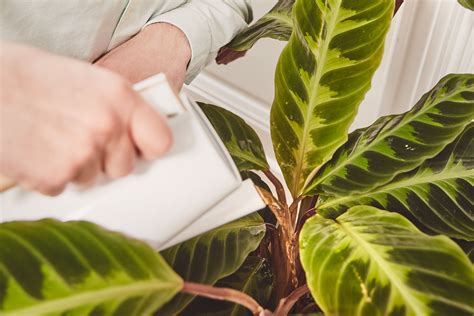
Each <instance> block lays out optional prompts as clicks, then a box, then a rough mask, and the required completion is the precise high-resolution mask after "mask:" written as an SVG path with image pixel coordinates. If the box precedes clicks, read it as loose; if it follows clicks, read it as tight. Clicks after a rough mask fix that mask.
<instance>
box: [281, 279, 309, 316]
mask: <svg viewBox="0 0 474 316" xmlns="http://www.w3.org/2000/svg"><path fill="white" fill-rule="evenodd" d="M308 291H309V289H308V286H307V285H306V284H305V285H303V286H300V287H299V288H297V289H295V290H294V291H293V292H291V293H290V295H288V296H287V297H285V298H283V299H281V300H280V304H278V308H277V309H276V311H275V316H287V315H288V313H289V312H290V310H291V308H292V307H293V306H294V305H295V304H296V302H298V300H299V299H300V298H301V297H302V296H303V295H305V294H306V293H308Z"/></svg>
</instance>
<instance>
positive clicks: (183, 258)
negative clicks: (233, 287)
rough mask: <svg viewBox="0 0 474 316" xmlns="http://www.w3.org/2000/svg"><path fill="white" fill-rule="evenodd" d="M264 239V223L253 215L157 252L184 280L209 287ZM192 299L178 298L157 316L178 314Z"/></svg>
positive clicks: (232, 268)
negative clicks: (159, 252)
mask: <svg viewBox="0 0 474 316" xmlns="http://www.w3.org/2000/svg"><path fill="white" fill-rule="evenodd" d="M264 235H265V223H264V222H263V220H262V218H261V217H260V216H259V215H258V214H257V213H253V214H250V215H248V216H246V217H243V218H241V219H238V220H236V221H233V222H231V223H228V224H226V225H223V226H221V227H218V228H216V229H214V230H211V231H209V232H207V233H204V234H202V235H199V236H197V237H194V238H192V239H190V240H188V241H185V242H183V243H181V244H178V245H176V246H174V247H171V248H169V249H166V250H164V251H162V252H161V254H162V256H163V257H164V259H165V260H166V261H167V262H168V264H169V265H170V266H171V267H172V268H173V269H174V270H175V271H176V272H177V273H178V274H179V275H180V276H181V277H182V278H183V279H184V280H185V281H190V282H197V283H204V284H210V285H213V284H214V283H216V282H217V281H218V280H220V279H222V278H224V277H226V276H228V275H230V274H232V273H234V272H235V271H236V270H237V269H238V268H239V267H240V266H241V265H242V263H243V262H244V261H245V258H247V256H248V255H249V253H250V252H252V251H253V250H255V249H256V248H257V247H258V245H259V244H260V241H261V240H262V238H263V236H264ZM193 299H194V296H191V295H189V294H179V295H177V296H176V297H174V298H173V299H172V300H171V301H170V302H169V303H168V304H166V305H165V306H163V308H162V309H161V310H160V312H159V315H175V314H177V313H179V312H181V311H182V310H183V309H184V308H185V307H186V306H187V305H188V304H189V303H190V302H191V301H192V300H193Z"/></svg>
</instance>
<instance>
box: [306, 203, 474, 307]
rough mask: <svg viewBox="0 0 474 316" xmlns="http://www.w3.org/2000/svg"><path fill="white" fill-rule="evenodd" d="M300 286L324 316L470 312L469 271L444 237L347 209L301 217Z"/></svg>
mask: <svg viewBox="0 0 474 316" xmlns="http://www.w3.org/2000/svg"><path fill="white" fill-rule="evenodd" d="M300 249H301V262H302V265H303V268H304V270H305V271H306V276H307V281H308V286H309V288H310V290H311V293H312V294H313V297H314V298H315V300H316V302H317V303H318V305H319V306H320V307H321V308H322V309H323V311H324V312H325V314H326V315H364V316H366V315H413V316H418V315H437V316H441V315H447V316H452V315H456V316H461V315H466V316H467V315H472V314H473V313H474V306H473V302H474V301H473V299H472V298H473V297H474V288H473V284H474V273H473V272H474V271H473V268H472V265H471V263H470V262H469V259H468V258H467V256H466V255H465V254H464V253H463V252H462V250H461V249H460V248H459V246H457V245H456V244H455V243H454V242H453V241H452V240H450V239H449V238H448V237H446V236H436V237H433V236H428V235H425V234H423V233H421V232H420V231H418V229H417V228H416V227H415V226H414V225H413V224H411V223H410V222H409V221H408V220H407V219H406V218H404V217H403V216H401V215H400V214H397V213H391V212H386V211H381V210H379V209H376V208H373V207H370V206H354V207H352V208H351V209H349V210H348V211H347V212H346V213H344V214H343V215H341V216H340V217H338V218H337V219H335V220H333V219H325V218H324V217H321V216H319V215H316V216H314V217H313V218H311V219H309V220H308V221H307V222H306V223H305V225H304V227H303V230H302V233H301V236H300Z"/></svg>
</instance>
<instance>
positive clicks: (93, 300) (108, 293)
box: [2, 280, 182, 316]
mask: <svg viewBox="0 0 474 316" xmlns="http://www.w3.org/2000/svg"><path fill="white" fill-rule="evenodd" d="M181 286H182V282H162V281H159V280H149V281H140V282H134V283H133V284H128V285H122V286H114V287H107V288H103V289H100V290H93V291H87V292H82V293H78V294H73V295H70V296H67V297H63V298H59V299H53V300H47V301H44V302H42V303H39V304H36V305H34V306H29V307H26V308H22V309H15V310H12V311H7V312H2V316H30V315H46V314H50V313H54V312H58V311H65V310H71V309H73V308H75V307H80V306H84V305H94V304H99V303H102V302H106V301H108V300H113V299H117V298H118V297H132V296H136V295H142V294H145V293H149V292H155V291H159V290H166V289H167V290H170V291H173V290H177V289H179V288H180V287H181Z"/></svg>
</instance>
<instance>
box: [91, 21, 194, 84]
mask: <svg viewBox="0 0 474 316" xmlns="http://www.w3.org/2000/svg"><path fill="white" fill-rule="evenodd" d="M190 59H191V48H190V46H189V42H188V40H187V38H186V36H185V35H184V33H183V32H182V31H181V30H180V29H179V28H177V27H175V26H173V25H171V24H168V23H154V24H150V25H148V26H147V27H145V28H144V29H143V30H142V31H141V32H140V33H138V34H137V35H135V37H133V38H131V39H130V40H128V41H127V42H125V43H123V44H122V45H120V46H118V47H116V48H115V49H113V50H112V51H110V52H109V53H107V54H106V55H104V56H102V57H101V58H100V59H99V60H97V62H96V64H97V65H99V66H102V67H105V68H108V69H110V70H112V71H115V72H117V73H119V74H120V75H122V76H123V77H125V78H127V79H128V80H130V81H131V82H133V83H136V82H138V81H141V80H143V79H146V78H148V77H150V76H152V75H155V74H157V73H160V72H163V73H165V74H166V77H167V79H168V82H169V83H170V85H171V86H172V87H173V89H174V90H175V91H176V92H178V91H179V90H180V89H181V87H182V85H183V82H184V78H185V76H186V67H187V65H188V62H189V60H190Z"/></svg>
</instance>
